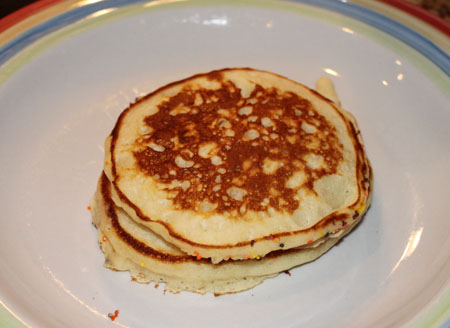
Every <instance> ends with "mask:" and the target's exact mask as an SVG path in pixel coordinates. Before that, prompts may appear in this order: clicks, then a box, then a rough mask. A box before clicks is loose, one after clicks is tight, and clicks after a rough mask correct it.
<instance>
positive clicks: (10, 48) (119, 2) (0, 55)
mask: <svg viewBox="0 0 450 328" xmlns="http://www.w3.org/2000/svg"><path fill="white" fill-rule="evenodd" d="M144 2H145V3H147V2H149V1H143V0H104V1H99V2H98V1H97V2H94V3H89V1H88V2H86V3H88V4H87V5H85V6H79V7H77V8H75V9H72V10H70V11H67V12H64V13H62V14H60V15H59V16H57V17H54V18H52V19H50V20H48V21H45V22H43V23H42V24H40V25H38V26H36V27H34V28H32V29H30V30H28V31H26V32H24V33H23V34H22V35H20V36H18V37H17V38H15V39H14V40H12V41H11V42H9V43H7V44H6V45H4V46H3V47H2V48H1V49H0V65H2V64H4V63H5V62H6V61H7V60H8V59H10V58H11V57H13V56H14V55H15V54H17V53H18V52H20V51H21V50H23V49H24V48H25V47H27V46H28V45H30V44H32V43H33V42H34V41H36V40H38V39H40V38H42V37H44V36H46V35H48V34H50V33H52V32H54V31H56V30H58V29H60V28H62V27H65V26H67V25H69V24H72V23H75V22H77V21H79V20H81V19H83V18H85V17H87V16H89V15H90V14H92V13H95V12H97V11H100V10H104V9H108V8H111V7H115V8H118V7H123V6H126V5H132V4H139V3H144ZM150 2H151V1H150ZM295 2H298V3H303V4H308V5H311V6H316V7H320V8H324V9H327V10H331V11H334V12H337V13H340V14H343V15H345V16H348V17H351V18H354V19H357V20H359V21H362V22H364V23H366V24H369V25H371V26H373V27H375V28H377V29H378V30H381V31H383V32H386V33H388V34H389V35H391V36H393V37H395V38H397V39H399V40H401V41H403V42H404V43H406V44H408V45H409V46H411V47H412V48H414V49H415V50H417V51H419V52H420V53H421V54H423V55H424V56H425V57H427V58H428V59H429V60H431V61H432V62H433V63H434V64H435V65H436V66H438V67H439V68H441V69H442V70H443V71H444V72H445V74H446V75H447V76H450V56H449V55H448V54H447V53H446V52H445V51H443V50H442V49H441V48H439V47H438V46H437V45H435V44H434V43H433V42H431V41H430V40H428V39H427V38H425V37H424V36H422V35H421V34H419V33H417V32H415V31H414V30H412V29H410V28H408V27H406V26H404V25H403V24H401V23H398V22H396V21H394V20H391V19H389V18H388V17H386V16H383V15H381V14H379V13H376V12H373V11H371V10H369V9H366V8H364V7H361V6H359V5H356V4H353V3H348V2H347V1H345V0H344V1H335V0H296V1H295Z"/></svg>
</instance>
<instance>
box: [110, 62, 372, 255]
mask: <svg viewBox="0 0 450 328" xmlns="http://www.w3.org/2000/svg"><path fill="white" fill-rule="evenodd" d="M104 170H105V173H106V175H107V176H108V179H109V180H110V181H111V183H112V188H111V195H112V199H113V201H114V203H115V204H116V205H117V206H119V207H120V208H122V209H123V210H124V211H125V212H126V213H127V215H129V216H130V218H132V219H133V220H134V221H135V222H136V223H137V224H141V225H143V226H145V227H147V228H148V229H150V230H152V231H153V232H154V233H156V234H157V235H159V236H160V237H162V239H164V240H166V241H167V242H169V243H171V244H173V245H175V246H176V247H177V248H179V249H180V250H181V251H182V252H184V253H187V254H189V255H191V256H196V257H201V258H208V259H211V261H212V262H213V263H218V262H220V261H223V260H228V259H233V260H244V259H256V258H261V257H264V256H265V255H266V254H269V253H271V252H274V251H277V250H280V249H282V250H283V251H285V250H287V249H292V248H298V247H300V246H302V245H308V244H311V243H314V242H315V241H316V240H319V239H321V238H324V236H328V235H330V234H336V233H345V231H346V230H347V229H349V227H352V226H353V225H354V223H355V222H357V221H359V220H360V219H361V217H362V215H363V213H365V211H366V210H367V208H368V207H369V205H370V188H371V177H370V165H369V162H368V160H367V157H366V155H365V152H364V148H363V144H362V139H361V136H360V132H359V129H358V127H357V125H356V121H355V120H354V118H353V117H352V116H351V115H350V114H349V113H347V112H346V111H344V110H342V109H340V108H339V107H338V106H337V105H336V104H335V103H333V101H331V100H329V99H327V98H325V97H323V96H322V95H320V94H319V93H317V92H316V91H314V90H311V89H309V88H307V87H306V86H304V85H301V84H299V83H296V82H294V81H291V80H289V79H287V78H285V77H282V76H279V75H276V74H273V73H269V72H265V71H259V70H253V69H223V70H219V71H213V72H210V73H206V74H199V75H195V76H193V77H190V78H187V79H184V80H182V81H178V82H174V83H171V84H169V85H167V86H165V87H162V88H160V89H158V90H156V91H155V92H153V93H151V94H149V95H147V96H145V97H143V98H142V99H140V100H138V101H137V102H135V103H134V104H132V105H130V107H128V108H127V109H126V110H125V111H124V112H123V113H122V114H121V115H120V117H119V119H118V121H117V123H116V125H115V127H114V129H113V131H112V133H111V135H110V136H109V137H108V139H107V140H106V143H105V167H104ZM280 245H283V248H281V247H280Z"/></svg>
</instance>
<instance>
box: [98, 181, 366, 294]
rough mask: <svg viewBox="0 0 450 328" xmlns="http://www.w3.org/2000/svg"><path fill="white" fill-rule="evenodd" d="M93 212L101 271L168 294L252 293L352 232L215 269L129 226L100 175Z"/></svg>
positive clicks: (136, 226) (131, 223) (148, 232)
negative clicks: (151, 284)
mask: <svg viewBox="0 0 450 328" xmlns="http://www.w3.org/2000/svg"><path fill="white" fill-rule="evenodd" d="M91 207H92V214H93V223H94V225H95V226H96V227H97V228H98V241H99V244H100V247H101V249H102V250H103V252H104V254H105V266H106V267H108V268H110V269H113V270H119V271H129V272H130V274H131V277H132V279H133V280H135V281H137V282H140V283H149V282H155V283H156V284H159V283H165V290H168V291H171V292H179V291H182V290H189V291H193V292H198V293H205V292H211V293H214V294H216V295H221V294H226V293H235V292H239V291H243V290H246V289H249V288H252V287H254V286H256V285H258V284H260V283H261V282H262V281H263V280H264V279H266V278H270V277H273V276H276V275H277V274H278V273H280V272H283V271H286V270H288V269H291V268H293V267H295V266H298V265H300V264H303V263H306V262H310V261H313V260H314V259H316V258H318V257H319V256H321V255H322V254H323V253H325V252H326V251H327V250H329V249H330V248H331V247H332V246H333V245H335V244H336V243H337V242H338V241H339V240H340V238H342V237H343V236H344V234H345V233H347V232H348V231H349V230H350V229H347V230H346V231H345V233H343V232H341V233H338V234H335V235H330V236H327V237H326V238H322V239H321V240H318V241H316V242H315V243H313V244H310V245H305V246H302V247H299V248H296V249H290V250H287V251H274V252H272V253H269V254H267V255H266V256H265V257H264V258H262V259H260V260H243V261H239V260H238V261H233V260H228V261H222V262H221V263H219V264H213V263H212V262H211V261H210V260H208V259H199V258H197V257H193V256H190V255H187V254H185V253H183V252H182V251H181V250H179V249H178V248H176V247H175V246H173V245H171V244H169V243H167V242H166V241H165V240H164V239H162V238H160V237H159V236H158V235H156V234H154V233H153V232H152V231H151V230H149V229H147V228H145V227H144V226H142V225H139V224H137V223H136V222H135V221H134V220H132V219H131V218H130V217H129V216H128V215H127V214H126V212H124V211H123V210H122V209H120V208H119V207H117V206H116V205H115V203H114V202H113V201H112V199H111V183H110V181H109V180H108V179H107V178H106V176H105V175H104V174H102V176H101V178H100V180H99V183H98V187H97V191H96V193H95V195H94V198H93V201H92V202H91ZM356 223H357V222H355V223H354V224H353V226H354V225H356Z"/></svg>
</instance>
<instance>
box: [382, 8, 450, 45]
mask: <svg viewBox="0 0 450 328" xmlns="http://www.w3.org/2000/svg"><path fill="white" fill-rule="evenodd" d="M379 1H381V2H384V3H387V4H388V5H391V6H393V7H396V8H398V9H401V10H403V11H406V12H407V13H409V14H411V15H413V16H415V17H417V18H419V19H421V20H423V21H425V22H427V23H428V24H430V25H433V26H434V27H436V28H437V29H438V30H440V31H442V32H444V33H445V34H446V35H447V36H449V37H450V23H448V22H446V21H445V20H443V19H441V18H440V17H439V16H436V15H433V14H432V13H431V12H429V11H427V10H425V9H423V8H422V7H419V6H417V5H414V4H412V3H410V2H407V1H402V0H379Z"/></svg>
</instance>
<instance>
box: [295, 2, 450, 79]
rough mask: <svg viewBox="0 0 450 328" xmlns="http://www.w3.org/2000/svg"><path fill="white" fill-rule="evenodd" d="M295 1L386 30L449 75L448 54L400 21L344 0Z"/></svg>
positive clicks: (449, 58)
mask: <svg viewBox="0 0 450 328" xmlns="http://www.w3.org/2000/svg"><path fill="white" fill-rule="evenodd" d="M296 2H300V3H305V4H308V5H313V6H317V7H321V8H325V9H328V10H332V11H334V12H338V13H340V14H343V15H345V16H348V17H352V18H354V19H357V20H359V21H362V22H364V23H366V24H369V25H371V26H373V27H375V28H377V29H379V30H381V31H383V32H386V33H387V34H389V35H391V36H393V37H395V38H397V39H399V40H400V41H403V42H404V43H406V44H408V45H409V46H411V47H412V48H414V49H416V50H417V51H419V52H420V53H421V54H423V55H424V56H425V57H427V58H428V59H429V60H431V61H432V62H433V63H434V64H436V65H437V66H438V67H439V68H441V69H442V70H443V71H444V72H445V73H446V74H447V75H448V76H450V56H449V55H448V54H447V53H446V52H445V51H443V50H442V49H441V48H439V47H438V46H437V45H436V44H434V43H433V42H432V41H430V40H429V39H427V38H426V37H424V36H423V35H421V34H419V33H417V32H416V31H414V30H412V29H410V28H408V27H407V26H405V25H403V24H401V23H398V22H396V21H394V20H392V19H390V18H388V17H386V16H383V15H381V14H379V13H376V12H374V11H372V10H369V9H366V8H364V7H361V6H359V5H356V4H352V3H348V2H347V1H346V0H296Z"/></svg>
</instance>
